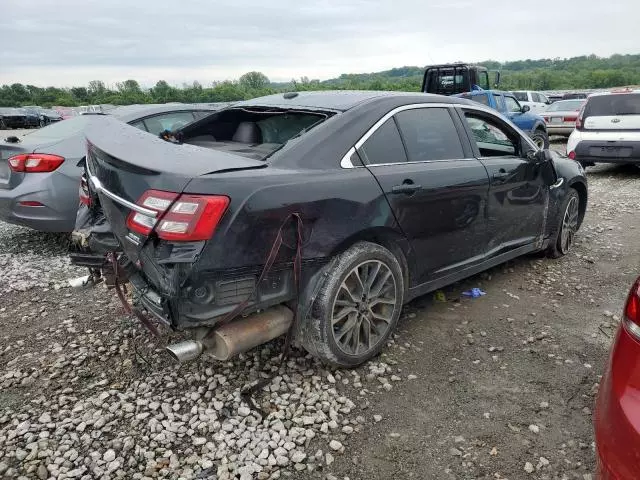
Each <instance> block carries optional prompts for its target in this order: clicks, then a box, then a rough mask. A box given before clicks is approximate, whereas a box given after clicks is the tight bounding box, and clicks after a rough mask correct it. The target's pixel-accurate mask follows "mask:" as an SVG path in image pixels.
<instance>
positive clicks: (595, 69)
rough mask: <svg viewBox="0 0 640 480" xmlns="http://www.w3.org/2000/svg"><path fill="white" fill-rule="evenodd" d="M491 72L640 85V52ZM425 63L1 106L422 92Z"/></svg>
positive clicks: (560, 81) (556, 84)
mask: <svg viewBox="0 0 640 480" xmlns="http://www.w3.org/2000/svg"><path fill="white" fill-rule="evenodd" d="M479 64H480V65H484V66H486V67H487V68H488V69H489V70H491V71H500V72H501V80H500V88H501V89H503V90H517V89H527V90H578V89H592V88H609V87H619V86H626V85H640V55H612V56H611V57H607V58H602V57H597V56H595V55H588V56H581V57H573V58H569V59H559V58H556V59H540V60H518V61H513V62H505V63H500V62H496V61H492V60H488V61H485V62H480V63H479ZM423 73H424V67H413V66H407V67H400V68H393V69H391V70H386V71H382V72H375V73H365V74H343V75H340V76H339V77H338V78H334V79H330V80H324V81H320V80H310V79H309V78H307V77H302V78H300V79H295V80H291V81H290V82H284V83H272V82H270V81H269V79H268V78H267V77H266V76H265V75H264V74H263V73H260V72H248V73H246V74H244V75H242V76H241V77H240V78H239V79H237V80H234V81H224V82H215V83H212V84H211V85H210V86H206V87H205V86H203V85H201V84H200V83H198V82H193V83H192V84H183V85H182V86H181V87H177V86H173V85H169V83H167V82H166V81H165V80H159V81H158V82H157V83H156V84H155V85H154V86H153V87H151V88H148V89H145V88H142V87H141V86H140V84H139V83H138V82H137V81H136V80H133V79H130V80H125V81H123V82H119V83H116V84H115V86H107V85H106V84H105V83H104V82H103V81H100V80H94V81H91V82H89V84H88V85H87V86H82V87H72V88H58V87H46V88H42V87H37V86H34V85H23V84H20V83H14V84H12V85H3V86H2V87H0V106H3V107H19V106H24V105H40V106H44V107H50V106H54V105H55V106H68V107H73V106H79V105H97V104H113V105H129V104H133V103H166V102H185V103H212V102H229V101H235V100H245V99H249V98H254V97H257V96H261V95H268V94H270V93H278V92H283V91H292V90H329V89H344V90H346V89H355V90H398V91H419V90H420V87H421V84H422V76H423Z"/></svg>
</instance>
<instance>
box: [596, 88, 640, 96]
mask: <svg viewBox="0 0 640 480" xmlns="http://www.w3.org/2000/svg"><path fill="white" fill-rule="evenodd" d="M629 93H640V90H639V89H633V88H628V89H619V90H615V89H614V90H610V91H608V92H596V93H592V94H591V95H589V97H602V96H606V95H627V94H629Z"/></svg>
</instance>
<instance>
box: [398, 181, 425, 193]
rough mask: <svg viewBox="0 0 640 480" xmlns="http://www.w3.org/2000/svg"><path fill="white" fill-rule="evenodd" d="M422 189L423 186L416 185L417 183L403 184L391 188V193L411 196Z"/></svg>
mask: <svg viewBox="0 0 640 480" xmlns="http://www.w3.org/2000/svg"><path fill="white" fill-rule="evenodd" d="M421 189H422V185H416V184H415V183H403V184H402V185H394V186H393V187H391V193H405V194H407V195H410V194H412V193H415V192H417V191H418V190H421Z"/></svg>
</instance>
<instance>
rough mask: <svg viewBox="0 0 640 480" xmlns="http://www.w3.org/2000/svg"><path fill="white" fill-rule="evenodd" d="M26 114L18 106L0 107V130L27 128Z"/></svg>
mask: <svg viewBox="0 0 640 480" xmlns="http://www.w3.org/2000/svg"><path fill="white" fill-rule="evenodd" d="M27 126H28V121H27V114H26V113H25V112H23V111H21V109H19V108H9V107H0V130H1V129H7V128H27Z"/></svg>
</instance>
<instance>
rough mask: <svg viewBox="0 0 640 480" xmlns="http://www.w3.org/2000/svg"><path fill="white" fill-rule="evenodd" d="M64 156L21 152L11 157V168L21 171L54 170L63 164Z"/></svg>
mask: <svg viewBox="0 0 640 480" xmlns="http://www.w3.org/2000/svg"><path fill="white" fill-rule="evenodd" d="M62 162H64V157H60V156H58V155H50V154H48V153H21V154H20V155H14V156H13V157H9V168H10V169H11V170H12V171H14V172H19V173H42V172H53V171H54V170H55V169H56V168H58V167H59V166H60V165H62Z"/></svg>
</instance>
